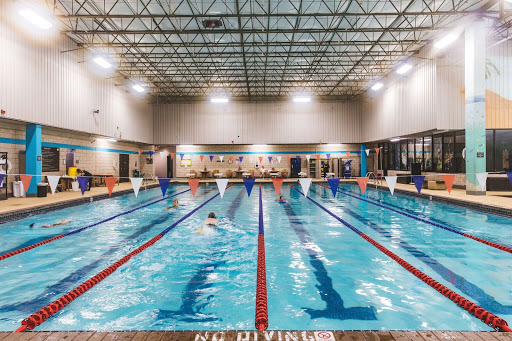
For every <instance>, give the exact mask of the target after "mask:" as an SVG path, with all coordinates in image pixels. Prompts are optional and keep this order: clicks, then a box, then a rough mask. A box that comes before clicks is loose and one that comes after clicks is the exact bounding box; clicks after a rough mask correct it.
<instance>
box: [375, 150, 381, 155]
mask: <svg viewBox="0 0 512 341" xmlns="http://www.w3.org/2000/svg"><path fill="white" fill-rule="evenodd" d="M379 152H380V148H375V153H377V156H379Z"/></svg>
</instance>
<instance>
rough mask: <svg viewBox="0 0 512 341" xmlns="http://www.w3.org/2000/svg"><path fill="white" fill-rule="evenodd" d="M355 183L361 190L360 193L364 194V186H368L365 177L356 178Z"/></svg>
mask: <svg viewBox="0 0 512 341" xmlns="http://www.w3.org/2000/svg"><path fill="white" fill-rule="evenodd" d="M357 183H358V184H359V188H360V189H361V193H363V195H364V193H365V192H366V185H368V178H367V177H361V178H357Z"/></svg>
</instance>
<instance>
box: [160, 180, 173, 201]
mask: <svg viewBox="0 0 512 341" xmlns="http://www.w3.org/2000/svg"><path fill="white" fill-rule="evenodd" d="M158 182H159V183H160V189H161V190H162V197H165V193H166V192H167V187H169V182H171V179H167V178H163V179H158Z"/></svg>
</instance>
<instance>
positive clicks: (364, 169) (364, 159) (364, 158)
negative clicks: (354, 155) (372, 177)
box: [361, 143, 367, 176]
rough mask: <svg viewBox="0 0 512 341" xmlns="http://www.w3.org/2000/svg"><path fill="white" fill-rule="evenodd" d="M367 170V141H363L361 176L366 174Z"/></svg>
mask: <svg viewBox="0 0 512 341" xmlns="http://www.w3.org/2000/svg"><path fill="white" fill-rule="evenodd" d="M366 172H367V171H366V143H361V176H365V175H366Z"/></svg>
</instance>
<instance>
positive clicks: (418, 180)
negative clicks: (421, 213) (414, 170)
mask: <svg viewBox="0 0 512 341" xmlns="http://www.w3.org/2000/svg"><path fill="white" fill-rule="evenodd" d="M423 180H425V175H413V176H412V181H414V185H415V186H416V189H417V190H418V193H421V189H422V188H423Z"/></svg>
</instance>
